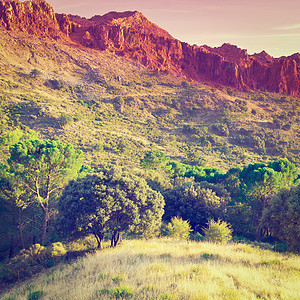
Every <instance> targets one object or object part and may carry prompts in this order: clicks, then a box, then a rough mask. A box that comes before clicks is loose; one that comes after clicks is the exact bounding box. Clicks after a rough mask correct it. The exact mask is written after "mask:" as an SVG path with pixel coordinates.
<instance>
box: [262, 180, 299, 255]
mask: <svg viewBox="0 0 300 300" xmlns="http://www.w3.org/2000/svg"><path fill="white" fill-rule="evenodd" d="M262 221H263V223H264V224H266V225H267V226H268V227H269V230H270V233H271V235H272V236H273V237H276V238H279V239H281V240H283V241H287V246H288V247H289V249H291V250H294V251H298V252H299V251H300V185H298V186H297V187H293V188H292V189H283V190H281V191H280V192H279V193H278V194H276V195H275V196H274V197H273V198H272V199H271V201H270V205H269V206H268V208H267V209H266V210H265V211H264V214H263V218H262Z"/></svg>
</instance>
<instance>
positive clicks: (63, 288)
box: [1, 239, 300, 300]
mask: <svg viewBox="0 0 300 300" xmlns="http://www.w3.org/2000/svg"><path fill="white" fill-rule="evenodd" d="M299 262H300V260H299V256H297V255H284V254H280V253H275V252H272V251H269V250H262V249H259V248H252V247H251V246H249V245H239V244H228V245H216V244H211V243H207V242H186V241H174V240H169V239H154V240H150V241H143V240H131V241H124V242H123V244H122V245H120V246H119V247H117V248H114V249H109V248H107V249H105V250H103V251H97V252H96V253H95V254H88V256H87V257H84V258H79V259H77V260H76V261H73V262H72V263H70V264H66V265H64V264H62V265H58V266H55V267H53V268H51V269H49V270H48V271H47V272H45V273H42V274H40V276H38V277H37V278H35V279H32V280H30V281H28V282H26V283H24V284H21V285H19V286H16V287H15V288H12V289H11V290H10V292H8V293H6V294H5V295H3V297H4V298H3V299H5V298H8V297H11V299H27V296H28V294H29V290H28V289H27V288H26V286H28V285H30V290H31V291H43V293H44V294H43V295H45V297H46V298H49V299H104V300H105V299H186V300H190V299H192V300H193V299H195V300H196V299H299V297H298V296H299V294H300V285H299V283H300V275H299V274H300V273H299V265H300V264H299ZM297 297H298V298H297ZM1 299H2V298H1Z"/></svg>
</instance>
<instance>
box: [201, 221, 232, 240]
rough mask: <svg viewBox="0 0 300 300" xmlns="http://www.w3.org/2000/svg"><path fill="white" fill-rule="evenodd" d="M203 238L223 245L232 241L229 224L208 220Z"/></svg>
mask: <svg viewBox="0 0 300 300" xmlns="http://www.w3.org/2000/svg"><path fill="white" fill-rule="evenodd" d="M204 234H205V237H206V238H207V239H208V240H209V241H210V242H214V243H221V244H225V243H227V242H228V241H230V240H231V239H232V229H231V227H230V224H228V223H226V222H223V221H221V220H218V221H214V220H209V222H208V223H207V228H205V229H204Z"/></svg>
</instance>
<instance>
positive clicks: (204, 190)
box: [164, 182, 229, 230]
mask: <svg viewBox="0 0 300 300" xmlns="http://www.w3.org/2000/svg"><path fill="white" fill-rule="evenodd" d="M218 188H219V189H220V190H218ZM213 189H214V190H215V191H213ZM221 190H222V189H221V187H220V186H217V185H214V184H209V183H207V182H202V183H195V182H187V183H184V184H182V185H180V186H177V187H175V188H173V189H171V190H168V191H166V192H165V193H164V198H165V201H166V206H165V215H164V219H165V220H166V221H169V220H171V218H172V217H175V216H179V217H181V218H182V219H184V220H188V221H189V222H190V224H191V226H192V228H193V229H195V230H197V229H198V228H199V229H201V228H202V227H204V226H205V224H206V223H207V222H208V220H209V219H218V218H224V213H225V207H226V203H227V202H228V201H229V198H228V197H229V195H228V193H227V194H225V191H224V190H222V191H223V192H224V194H223V193H222V192H221Z"/></svg>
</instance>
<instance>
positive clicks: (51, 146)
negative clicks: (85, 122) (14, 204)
mask: <svg viewBox="0 0 300 300" xmlns="http://www.w3.org/2000/svg"><path fill="white" fill-rule="evenodd" d="M9 153H10V158H9V159H8V160H7V165H8V167H9V173H10V174H13V178H14V182H15V183H14V186H13V188H12V190H13V191H14V192H15V193H16V192H17V191H18V190H20V191H21V190H22V191H23V192H26V193H27V194H28V195H31V197H26V199H24V203H23V204H22V205H24V206H26V205H27V204H28V203H26V201H34V202H36V203H37V204H38V206H39V207H40V208H41V209H42V212H43V221H42V225H41V244H42V245H43V244H44V243H45V240H46V233H47V228H48V222H49V220H50V218H51V210H52V209H53V207H52V206H51V204H52V202H53V200H54V199H55V198H56V196H57V194H58V192H59V190H60V189H61V188H62V187H63V186H64V185H65V184H66V183H67V182H68V181H69V180H70V179H72V178H74V177H77V176H78V171H79V169H80V167H81V165H82V152H81V151H78V150H75V149H74V148H73V146H72V145H70V144H64V143H62V142H60V141H48V140H39V139H33V140H26V141H23V142H18V143H16V144H14V145H12V146H11V147H10V148H9ZM10 182H12V180H10Z"/></svg>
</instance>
